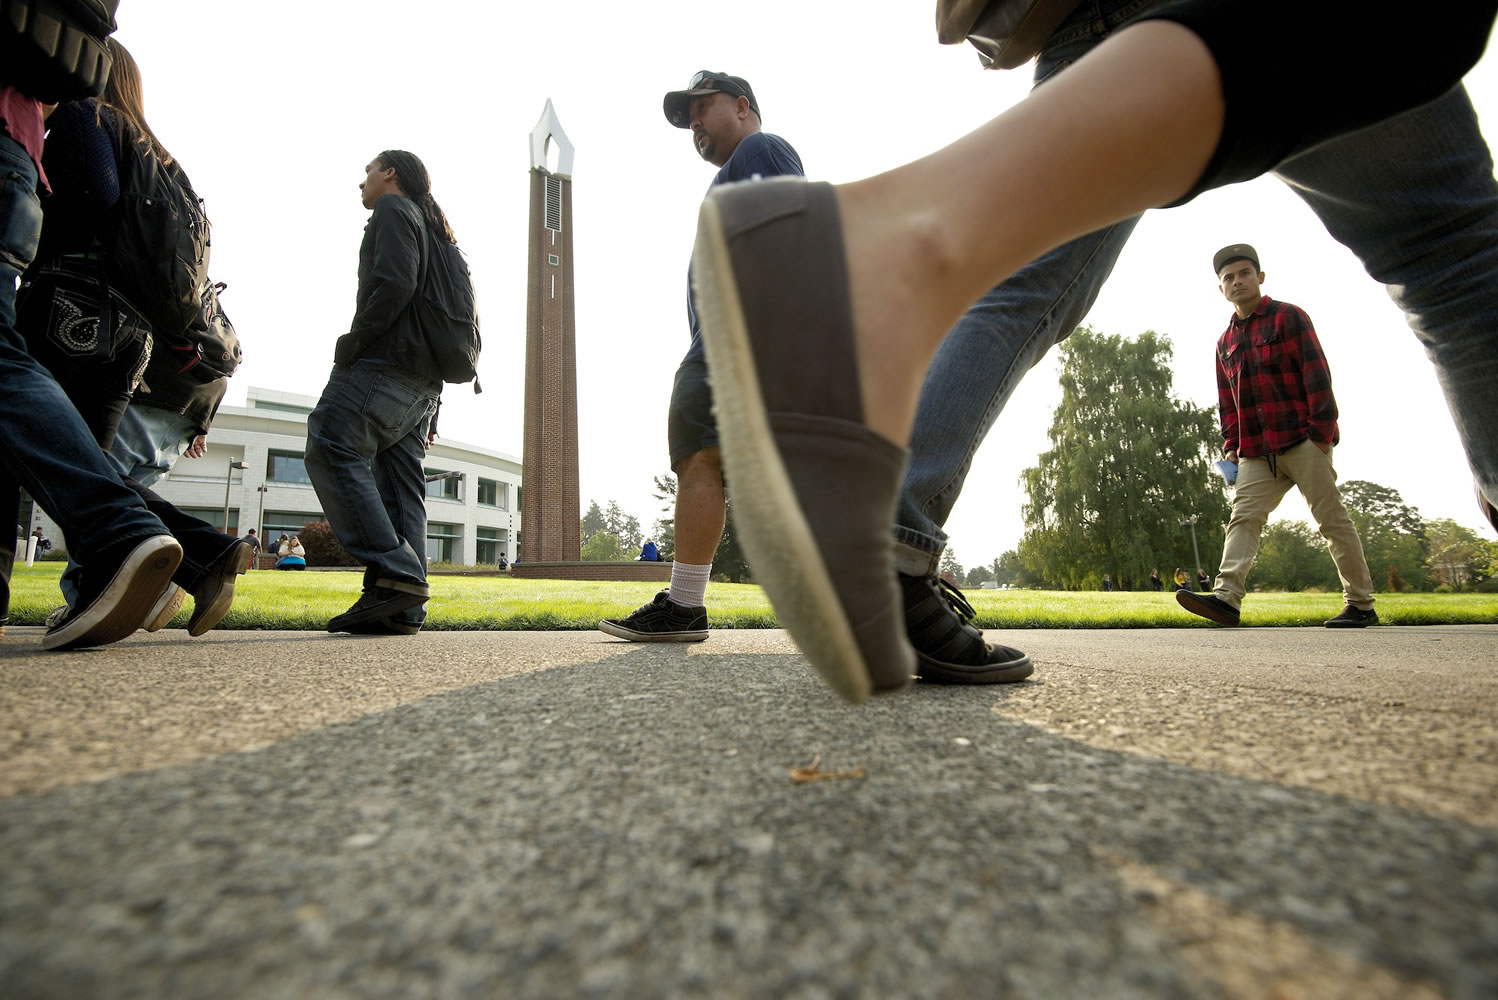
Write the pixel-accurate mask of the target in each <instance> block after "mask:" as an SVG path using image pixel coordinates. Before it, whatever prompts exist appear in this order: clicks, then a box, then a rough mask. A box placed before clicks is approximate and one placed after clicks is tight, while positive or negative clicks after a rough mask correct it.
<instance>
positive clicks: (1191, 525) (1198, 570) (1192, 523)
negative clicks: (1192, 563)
mask: <svg viewBox="0 0 1498 1000" xmlns="http://www.w3.org/2000/svg"><path fill="white" fill-rule="evenodd" d="M1181 527H1183V528H1190V529H1191V554H1192V555H1193V556H1195V557H1196V579H1194V580H1192V581H1191V583H1192V584H1193V586H1192V588H1191V589H1192V590H1195V589H1196V587H1197V586H1199V584H1197V582H1196V581H1197V580H1200V579H1201V578H1202V554H1201V551H1200V550H1199V549H1197V547H1196V518H1195V517H1192V518H1191V519H1189V520H1186V521H1182V522H1181Z"/></svg>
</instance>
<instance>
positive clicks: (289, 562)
mask: <svg viewBox="0 0 1498 1000" xmlns="http://www.w3.org/2000/svg"><path fill="white" fill-rule="evenodd" d="M276 551H277V552H278V553H279V555H280V557H281V558H279V559H277V560H276V569H306V568H307V550H306V549H304V548H302V541H301V539H300V538H298V537H297V536H296V535H292V536H290V537H287V536H286V535H282V536H281V544H280V546H279V547H278V548H277V550H276Z"/></svg>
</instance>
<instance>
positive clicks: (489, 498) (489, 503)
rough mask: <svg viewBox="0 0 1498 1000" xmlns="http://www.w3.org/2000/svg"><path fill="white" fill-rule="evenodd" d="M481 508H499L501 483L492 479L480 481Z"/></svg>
mask: <svg viewBox="0 0 1498 1000" xmlns="http://www.w3.org/2000/svg"><path fill="white" fill-rule="evenodd" d="M479 506H480V507H498V506H499V483H497V482H495V481H494V480H492V479H480V480H479Z"/></svg>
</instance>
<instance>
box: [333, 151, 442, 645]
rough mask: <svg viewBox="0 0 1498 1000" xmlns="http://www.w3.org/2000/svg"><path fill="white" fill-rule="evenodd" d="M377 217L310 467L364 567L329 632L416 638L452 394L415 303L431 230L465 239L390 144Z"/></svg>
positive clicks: (364, 187) (373, 202)
mask: <svg viewBox="0 0 1498 1000" xmlns="http://www.w3.org/2000/svg"><path fill="white" fill-rule="evenodd" d="M359 194H360V197H361V199H362V200H363V202H364V207H365V208H367V209H369V210H370V212H371V213H373V214H372V215H371V216H370V219H369V224H368V225H367V226H365V228H364V241H363V243H362V244H361V245H360V247H359V292H358V296H357V299H356V304H355V310H354V319H353V323H352V325H351V326H350V329H349V332H348V333H346V334H344V335H343V336H342V337H339V338H338V345H337V347H336V349H335V350H334V352H333V371H332V374H330V375H329V376H328V385H327V387H326V388H325V389H323V394H322V398H321V399H319V400H318V402H317V406H316V407H315V408H314V409H313V411H312V413H311V415H310V416H309V417H308V418H307V458H306V461H307V474H308V475H309V476H310V477H311V479H312V485H313V487H314V488H315V489H316V490H317V496H318V499H319V500H321V501H322V505H323V511H324V512H325V514H326V515H327V519H328V524H329V525H330V526H331V527H332V529H333V534H334V535H335V536H336V537H337V538H338V541H339V543H340V544H341V545H342V546H343V547H344V548H345V549H346V550H347V551H348V553H349V555H351V556H353V557H354V558H355V559H357V560H358V561H359V562H361V563H363V564H364V567H365V569H364V589H363V593H362V594H361V595H360V596H359V599H358V600H357V601H355V602H354V604H353V606H352V607H350V608H349V609H348V610H347V611H345V612H344V613H343V614H341V615H338V616H336V617H335V618H333V620H332V621H330V622H328V631H329V632H355V633H364V634H376V635H414V634H416V633H417V632H419V631H420V630H421V624H422V622H423V621H424V620H425V618H426V612H425V610H424V609H423V607H422V605H424V604H425V603H426V601H427V598H428V597H429V596H430V591H429V590H428V589H427V572H426V560H425V559H424V558H423V557H422V555H421V554H420V552H419V551H418V549H419V547H420V546H422V545H423V544H424V540H425V538H426V526H427V517H426V474H425V471H424V470H423V469H422V465H421V462H422V458H423V457H424V456H425V454H426V449H427V448H428V447H429V446H430V445H431V442H432V435H433V434H434V433H435V430H434V425H435V420H436V415H437V405H438V400H439V399H440V398H441V395H442V374H441V372H440V371H438V370H437V368H436V366H435V362H434V361H433V359H432V355H431V351H430V349H429V348H428V347H427V346H426V341H425V338H424V337H423V335H422V331H421V327H420V325H419V324H418V323H417V320H416V316H415V310H414V309H413V308H412V304H413V300H414V299H415V297H416V295H417V294H419V283H420V278H421V275H422V274H423V272H424V267H423V265H424V263H425V262H426V260H427V254H428V248H427V239H428V234H429V233H430V236H431V238H432V239H434V240H440V241H443V242H446V243H455V242H456V240H454V239H453V233H452V228H451V227H450V226H449V225H448V224H447V216H445V215H444V214H443V213H442V209H441V208H440V207H439V206H438V205H437V202H436V200H435V199H433V197H432V191H431V179H430V177H429V176H428V175H427V169H426V166H425V165H424V164H423V163H422V162H421V160H420V159H418V158H417V157H416V156H415V155H413V154H411V153H407V152H405V151H403V150H390V149H387V150H385V151H384V152H382V153H380V154H379V155H378V156H376V157H375V158H374V159H373V160H371V161H370V162H369V164H368V165H367V166H366V167H365V168H364V180H363V182H362V183H360V185H359Z"/></svg>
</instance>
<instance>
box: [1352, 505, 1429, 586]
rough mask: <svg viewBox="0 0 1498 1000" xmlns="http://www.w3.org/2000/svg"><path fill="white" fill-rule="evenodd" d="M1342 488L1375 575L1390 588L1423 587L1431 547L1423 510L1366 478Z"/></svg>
mask: <svg viewBox="0 0 1498 1000" xmlns="http://www.w3.org/2000/svg"><path fill="white" fill-rule="evenodd" d="M1340 491H1341V494H1342V501H1343V503H1345V504H1346V505H1347V513H1348V514H1349V515H1350V516H1351V517H1352V523H1353V524H1354V525H1355V526H1356V527H1357V529H1358V537H1359V538H1360V539H1361V540H1362V542H1363V555H1364V557H1365V558H1366V559H1367V560H1368V569H1369V571H1370V572H1372V574H1373V578H1374V579H1375V580H1378V579H1380V578H1383V579H1386V580H1387V581H1388V585H1389V589H1390V590H1402V589H1415V590H1423V589H1424V588H1425V587H1426V586H1427V583H1426V575H1427V574H1426V568H1425V564H1426V560H1427V558H1428V557H1429V552H1428V547H1429V546H1428V543H1427V541H1426V537H1425V521H1424V519H1423V518H1421V516H1420V512H1419V511H1418V510H1416V509H1415V508H1413V507H1410V506H1408V505H1406V504H1405V502H1404V499H1403V498H1402V497H1400V495H1399V492H1398V491H1397V490H1393V489H1390V488H1389V487H1387V486H1380V485H1378V484H1377V483H1370V482H1368V481H1367V480H1364V479H1353V480H1350V481H1349V482H1346V483H1343V484H1342V485H1341V487H1340Z"/></svg>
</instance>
